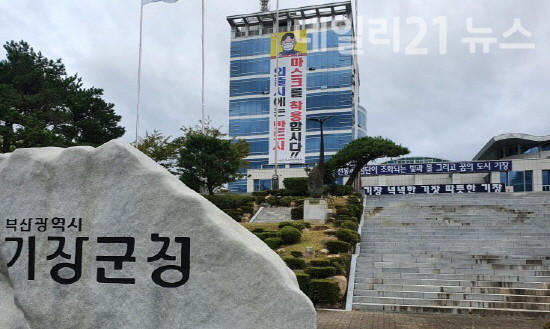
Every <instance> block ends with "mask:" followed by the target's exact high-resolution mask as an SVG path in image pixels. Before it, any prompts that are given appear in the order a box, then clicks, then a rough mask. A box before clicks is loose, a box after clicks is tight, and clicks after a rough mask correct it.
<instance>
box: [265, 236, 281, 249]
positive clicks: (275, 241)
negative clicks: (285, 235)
mask: <svg viewBox="0 0 550 329" xmlns="http://www.w3.org/2000/svg"><path fill="white" fill-rule="evenodd" d="M281 241H282V240H281V238H267V239H265V240H264V242H265V244H267V245H268V246H269V248H271V249H275V248H277V247H278V246H280V245H281Z"/></svg>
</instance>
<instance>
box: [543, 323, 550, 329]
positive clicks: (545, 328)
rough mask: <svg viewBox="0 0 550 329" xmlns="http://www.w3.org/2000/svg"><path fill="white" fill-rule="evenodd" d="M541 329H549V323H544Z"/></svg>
mask: <svg viewBox="0 0 550 329" xmlns="http://www.w3.org/2000/svg"><path fill="white" fill-rule="evenodd" d="M542 329H550V321H548V322H546V323H545V324H544V327H542Z"/></svg>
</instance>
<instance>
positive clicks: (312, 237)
mask: <svg viewBox="0 0 550 329" xmlns="http://www.w3.org/2000/svg"><path fill="white" fill-rule="evenodd" d="M241 224H242V225H243V226H244V227H245V228H246V229H248V230H250V231H252V230H253V229H255V228H261V229H263V230H264V231H277V230H278V227H277V225H278V224H277V223H241ZM319 226H324V227H328V228H334V225H332V224H325V225H312V226H311V228H310V229H309V232H306V233H302V239H301V240H300V242H299V243H297V244H292V245H281V246H280V247H279V248H277V249H280V248H283V249H285V251H284V252H282V253H280V254H279V255H280V256H281V257H284V256H290V252H291V251H301V252H303V253H305V252H306V247H313V250H315V251H319V250H321V249H325V243H324V242H326V241H329V240H330V237H329V236H328V235H326V234H325V233H323V230H321V231H315V227H319Z"/></svg>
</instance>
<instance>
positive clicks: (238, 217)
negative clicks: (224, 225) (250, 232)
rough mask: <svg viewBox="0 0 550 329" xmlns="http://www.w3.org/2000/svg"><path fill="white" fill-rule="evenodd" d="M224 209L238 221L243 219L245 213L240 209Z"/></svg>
mask: <svg viewBox="0 0 550 329" xmlns="http://www.w3.org/2000/svg"><path fill="white" fill-rule="evenodd" d="M223 211H224V212H225V213H226V214H228V215H229V217H231V218H233V219H234V220H236V221H237V222H240V221H241V220H242V216H243V213H242V211H240V210H239V209H224V210H223Z"/></svg>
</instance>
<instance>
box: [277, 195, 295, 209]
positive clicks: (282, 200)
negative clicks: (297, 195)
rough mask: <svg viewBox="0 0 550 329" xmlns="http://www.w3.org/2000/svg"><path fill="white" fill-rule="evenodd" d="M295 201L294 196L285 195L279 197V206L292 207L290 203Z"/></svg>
mask: <svg viewBox="0 0 550 329" xmlns="http://www.w3.org/2000/svg"><path fill="white" fill-rule="evenodd" d="M293 201H294V197H292V196H283V197H281V198H279V201H278V206H280V207H290V204H291V203H292V202H293Z"/></svg>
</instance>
